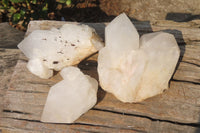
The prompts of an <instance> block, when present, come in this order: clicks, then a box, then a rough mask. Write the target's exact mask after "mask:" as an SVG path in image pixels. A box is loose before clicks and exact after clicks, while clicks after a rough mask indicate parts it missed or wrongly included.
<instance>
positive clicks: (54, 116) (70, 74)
mask: <svg viewBox="0 0 200 133" xmlns="http://www.w3.org/2000/svg"><path fill="white" fill-rule="evenodd" d="M60 74H61V76H62V77H63V80H62V81H60V82H59V83H57V84H55V85H54V86H52V87H51V88H50V91H49V94H48V97H47V100H46V104H45V107H44V110H43V114H42V117H41V121H42V122H49V123H73V122H74V121H75V120H76V119H78V118H79V117H80V116H81V115H82V114H84V113H86V112H87V111H88V110H89V109H91V108H92V107H93V106H94V105H95V104H96V101H97V89H98V83H97V81H96V80H95V79H94V78H91V77H90V76H88V75H84V74H83V73H82V72H81V71H80V70H79V69H78V68H77V67H71V66H70V67H66V68H64V69H63V70H62V71H61V72H60Z"/></svg>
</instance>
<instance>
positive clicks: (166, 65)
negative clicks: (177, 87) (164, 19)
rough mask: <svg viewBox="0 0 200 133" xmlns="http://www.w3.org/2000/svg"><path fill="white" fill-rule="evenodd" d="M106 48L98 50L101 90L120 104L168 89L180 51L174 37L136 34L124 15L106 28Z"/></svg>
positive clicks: (161, 33)
mask: <svg viewBox="0 0 200 133" xmlns="http://www.w3.org/2000/svg"><path fill="white" fill-rule="evenodd" d="M105 45H106V46H105V47H104V48H103V49H101V50H100V51H99V56H98V74H99V81H100V85H101V87H102V88H103V89H104V90H105V91H108V92H110V93H112V94H114V95H115V97H116V98H118V99H119V100H120V101H122V102H129V103H132V102H140V101H142V100H144V99H146V98H149V97H152V96H155V95H157V94H160V93H162V92H163V90H165V89H167V88H168V82H169V80H170V78H171V76H172V74H173V72H174V70H175V67H176V64H177V61H178V59H179V55H180V50H179V47H178V45H177V42H176V40H175V38H174V36H173V35H171V34H168V33H164V32H155V33H149V34H145V35H143V36H142V37H141V38H139V34H138V32H137V30H136V28H135V27H134V25H133V24H132V23H131V21H130V20H129V18H128V17H127V16H126V15H125V14H121V15H119V16H117V17H116V18H115V19H114V20H113V21H112V22H111V23H110V24H109V25H108V26H107V27H106V29H105Z"/></svg>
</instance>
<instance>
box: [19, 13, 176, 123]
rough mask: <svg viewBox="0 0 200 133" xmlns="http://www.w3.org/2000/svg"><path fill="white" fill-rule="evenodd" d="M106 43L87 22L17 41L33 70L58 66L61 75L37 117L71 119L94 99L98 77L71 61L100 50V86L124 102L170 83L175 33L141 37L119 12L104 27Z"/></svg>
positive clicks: (45, 74) (46, 71) (46, 74)
mask: <svg viewBox="0 0 200 133" xmlns="http://www.w3.org/2000/svg"><path fill="white" fill-rule="evenodd" d="M105 43H106V46H105V47H104V48H102V47H103V43H102V41H101V39H100V37H99V36H98V35H97V34H96V32H95V30H94V29H92V28H90V27H88V26H86V25H73V24H65V25H63V26H62V27H61V28H60V29H55V28H52V29H51V30H36V31H33V32H32V33H31V34H30V35H29V36H28V37H26V38H25V39H24V40H23V41H22V42H21V43H20V44H19V45H18V47H19V48H20V50H22V52H23V53H24V54H25V55H26V56H27V57H28V58H29V62H28V64H27V68H28V69H29V70H30V71H31V72H32V73H33V74H35V75H37V76H39V77H41V78H50V77H51V76H52V75H53V70H56V71H59V70H61V72H60V74H61V76H62V77H63V80H62V81H60V82H58V83H57V84H55V85H54V86H52V87H51V88H50V91H49V94H48V97H47V100H46V104H45V107H44V110H43V114H42V118H41V121H43V122H50V123H73V122H74V121H75V120H76V119H78V118H79V117H80V116H81V115H82V114H84V113H85V112H87V111H88V110H89V109H90V108H92V107H93V106H94V105H95V104H96V102H97V89H98V83H97V81H96V80H95V79H94V78H91V77H90V76H88V75H84V74H83V73H82V72H81V71H80V70H79V69H78V68H77V67H72V66H71V65H75V64H78V63H79V62H80V61H81V60H83V59H84V58H85V57H87V56H89V55H91V54H92V53H94V52H96V51H98V50H100V51H99V56H98V68H97V69H98V74H99V82H100V85H101V87H102V88H103V89H104V90H105V91H108V92H110V93H112V94H114V95H115V96H116V98H118V99H119V100H121V101H122V102H129V103H132V102H140V101H142V100H144V99H147V98H149V97H152V96H155V95H157V94H160V93H162V92H163V90H165V89H167V88H168V82H169V80H170V78H171V76H172V74H173V72H174V70H175V67H176V64H177V61H178V59H179V56H180V50H179V47H178V45H177V42H176V40H175V38H174V36H173V35H171V34H168V33H164V32H155V33H149V34H145V35H143V36H142V37H141V38H139V34H138V32H137V30H136V28H135V27H134V25H133V24H132V22H131V21H130V20H129V18H128V17H127V16H126V15H125V14H121V15H119V16H118V17H116V18H115V19H114V20H113V21H112V22H111V23H110V24H109V25H108V26H107V27H106V29H105ZM101 48H102V49H101Z"/></svg>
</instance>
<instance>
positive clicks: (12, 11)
mask: <svg viewBox="0 0 200 133" xmlns="http://www.w3.org/2000/svg"><path fill="white" fill-rule="evenodd" d="M8 11H9V12H10V13H11V14H13V13H15V12H16V9H15V8H14V7H13V6H11V7H10V9H9V10H8Z"/></svg>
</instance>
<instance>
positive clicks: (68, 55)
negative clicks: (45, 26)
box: [18, 24, 104, 79]
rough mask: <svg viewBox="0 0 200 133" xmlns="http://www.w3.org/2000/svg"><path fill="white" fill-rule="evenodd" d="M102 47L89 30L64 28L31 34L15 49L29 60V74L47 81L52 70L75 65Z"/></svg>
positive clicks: (75, 26)
mask: <svg viewBox="0 0 200 133" xmlns="http://www.w3.org/2000/svg"><path fill="white" fill-rule="evenodd" d="M103 45H104V44H103V43H102V40H101V38H100V37H99V36H98V35H97V34H96V32H95V30H94V29H93V28H91V27H89V26H87V25H75V24H65V25H63V26H62V27H61V28H60V29H56V28H52V29H51V30H36V31H33V32H32V33H31V34H30V35H29V36H28V37H26V38H25V39H24V40H23V41H22V42H21V43H20V44H19V45H18V47H19V49H20V50H21V51H22V52H23V53H24V54H25V55H26V56H27V57H28V58H29V62H28V65H27V67H28V69H29V71H31V72H32V73H33V74H35V75H37V76H39V77H40V78H45V79H47V78H50V77H51V76H52V75H53V70H56V71H59V70H61V69H62V68H64V67H66V66H70V65H75V64H78V63H79V62H80V61H81V60H83V59H84V58H86V57H87V56H89V55H91V54H93V53H95V52H97V51H98V50H100V49H101V48H102V47H103ZM38 65H39V66H38Z"/></svg>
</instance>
